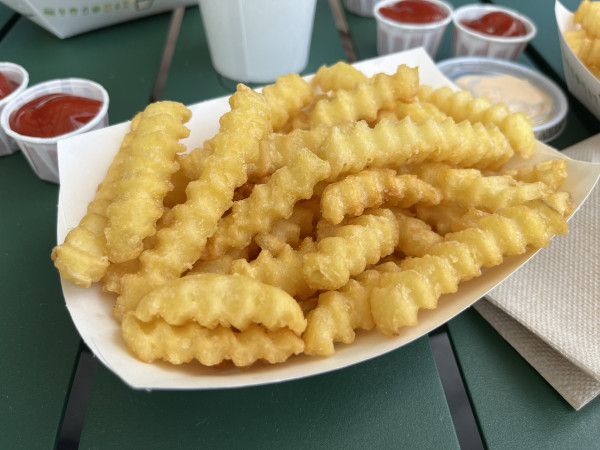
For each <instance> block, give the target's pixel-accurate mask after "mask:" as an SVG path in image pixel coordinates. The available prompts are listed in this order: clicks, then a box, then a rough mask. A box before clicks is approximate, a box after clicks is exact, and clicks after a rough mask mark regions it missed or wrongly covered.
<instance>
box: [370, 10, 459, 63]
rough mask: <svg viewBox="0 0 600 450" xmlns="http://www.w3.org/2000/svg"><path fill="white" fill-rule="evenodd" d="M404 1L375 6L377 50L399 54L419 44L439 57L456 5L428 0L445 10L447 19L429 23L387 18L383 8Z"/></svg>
mask: <svg viewBox="0 0 600 450" xmlns="http://www.w3.org/2000/svg"><path fill="white" fill-rule="evenodd" d="M401 1H403V0H385V1H382V2H379V3H377V4H376V5H375V8H374V11H373V14H374V16H375V20H376V22H377V52H378V54H379V55H386V54H388V53H396V52H400V51H402V50H408V49H411V48H416V47H423V48H425V50H426V51H427V53H428V54H429V55H430V56H431V57H432V58H435V55H436V54H437V51H438V49H439V47H440V43H441V42H442V38H443V37H444V32H445V31H446V28H447V26H448V24H449V23H450V21H451V20H452V12H453V9H452V6H451V5H450V4H449V3H446V2H444V1H440V0H427V2H428V3H431V4H433V5H434V6H437V7H438V8H439V9H440V10H441V11H443V13H444V14H445V15H444V18H443V19H441V20H438V21H436V22H429V23H407V22H399V21H396V20H393V19H391V18H388V17H385V16H384V15H383V14H382V13H381V9H382V8H385V7H389V6H392V5H394V4H396V3H399V2H401Z"/></svg>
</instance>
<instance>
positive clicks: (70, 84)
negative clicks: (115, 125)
mask: <svg viewBox="0 0 600 450" xmlns="http://www.w3.org/2000/svg"><path fill="white" fill-rule="evenodd" d="M56 94H64V96H66V97H71V96H73V97H81V98H83V99H85V100H86V103H90V102H89V101H87V100H92V102H91V103H93V104H94V110H93V112H92V113H91V114H90V113H87V112H86V113H85V114H84V115H86V116H87V117H86V118H85V122H84V121H83V120H82V121H80V119H78V118H75V116H69V115H66V117H65V119H66V120H67V121H73V120H76V121H78V122H79V121H80V122H79V123H77V126H78V128H75V129H74V130H72V131H69V132H66V133H62V134H60V135H55V136H52V137H37V136H29V135H27V134H31V133H26V132H25V131H21V132H20V133H19V132H17V131H15V130H14V129H13V128H12V127H11V117H13V115H14V114H18V113H19V111H20V110H21V108H22V107H24V106H26V105H27V104H29V103H30V102H33V101H36V100H39V99H41V98H42V97H45V96H49V95H56ZM64 96H63V97H64ZM71 99H72V98H71ZM75 100H78V99H75ZM82 101H83V100H81V101H79V103H81V102H82ZM67 111H68V110H67ZM77 114H78V116H79V117H81V116H82V115H83V114H82V113H81V111H79V112H77ZM91 115H93V117H91V119H90V116H91ZM54 116H55V118H56V114H54ZM61 117H62V115H61ZM0 125H1V126H2V129H3V130H4V132H5V133H6V134H7V135H8V136H10V137H11V138H13V139H14V140H15V141H16V142H17V144H18V146H19V147H20V148H21V150H22V151H23V153H24V154H25V157H26V158H27V161H28V162H29V165H30V166H31V168H32V169H33V170H34V172H35V173H36V174H37V176H38V177H40V178H41V179H43V180H46V181H51V182H54V183H58V182H59V176H58V157H57V146H58V141H59V140H61V139H65V138H67V137H71V136H74V135H77V134H81V133H85V132H87V131H91V130H95V129H98V128H103V127H105V126H107V125H108V93H107V92H106V90H105V89H104V88H103V87H102V86H100V85H99V84H98V83H95V82H93V81H90V80H84V79H81V78H66V79H61V80H51V81H46V82H43V83H40V84H36V85H35V86H32V87H30V88H28V89H26V90H24V91H23V92H21V93H20V94H19V95H18V96H16V97H15V98H14V99H13V100H11V101H10V102H9V103H8V104H7V105H6V107H5V108H4V110H3V111H2V114H0ZM44 125H47V124H46V123H44ZM42 128H43V127H41V126H40V129H39V130H40V135H44V132H42V131H43V130H42ZM32 134H35V132H34V133H32Z"/></svg>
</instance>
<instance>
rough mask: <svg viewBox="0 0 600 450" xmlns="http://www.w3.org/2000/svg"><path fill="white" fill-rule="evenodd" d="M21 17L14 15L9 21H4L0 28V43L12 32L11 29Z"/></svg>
mask: <svg viewBox="0 0 600 450" xmlns="http://www.w3.org/2000/svg"><path fill="white" fill-rule="evenodd" d="M21 17H22V16H21V15H20V14H17V13H14V14H13V15H12V16H10V19H8V20H7V21H6V23H5V24H4V25H3V26H2V28H0V41H2V39H4V38H5V37H6V35H7V34H8V33H9V32H10V30H12V28H13V27H14V26H15V25H16V23H17V22H18V21H19V20H20V19H21Z"/></svg>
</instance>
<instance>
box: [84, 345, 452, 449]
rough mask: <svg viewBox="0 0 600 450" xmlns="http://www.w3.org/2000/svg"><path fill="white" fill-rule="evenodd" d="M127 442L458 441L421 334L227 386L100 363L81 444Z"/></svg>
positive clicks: (151, 445) (326, 445)
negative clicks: (334, 361)
mask: <svg viewBox="0 0 600 450" xmlns="http://www.w3.org/2000/svg"><path fill="white" fill-rule="evenodd" d="M359 338H360V337H359ZM215 376H219V375H218V373H216V374H215ZM131 446H133V447H134V448H145V449H159V448H168V447H173V446H177V447H179V448H200V447H202V448H211V449H219V448H224V449H229V448H285V449H292V448H323V449H332V448H344V449H351V448H356V449H364V448H411V449H412V448H414V449H421V448H422V449H430V448H444V449H451V448H458V442H457V439H456V435H455V431H454V428H453V425H452V420H451V418H450V414H449V410H448V406H447V403H446V400H445V397H444V392H443V390H442V387H441V384H440V380H439V377H438V375H437V370H436V367H435V361H434V360H433V357H432V353H431V347H430V346H429V341H428V339H427V338H422V339H420V340H418V341H416V342H413V343H412V344H410V345H408V346H406V347H403V348H401V349H399V350H397V351H394V352H391V353H389V354H387V355H384V356H381V357H379V358H376V359H374V360H372V361H369V362H365V363H362V364H358V365H355V366H352V367H349V368H346V369H342V370H338V371H335V372H331V373H328V374H323V375H319V376H314V377H309V378H305V379H302V380H296V381H290V382H284V383H279V384H272V385H265V386H259V387H250V388H244V389H233V390H207V391H187V392H177V391H169V392H164V391H156V392H151V393H149V392H143V391H133V390H131V389H129V388H128V387H126V386H125V385H124V384H123V383H122V382H121V381H120V380H119V379H117V378H116V377H115V376H114V375H113V374H112V373H109V372H108V371H107V370H106V369H105V368H104V367H101V368H99V370H98V373H97V375H96V380H95V384H94V388H93V392H92V396H91V400H90V406H89V409H88V413H87V416H86V419H85V425H84V429H83V434H82V440H81V447H82V448H92V447H94V448H127V447H131Z"/></svg>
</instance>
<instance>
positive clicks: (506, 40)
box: [452, 5, 537, 44]
mask: <svg viewBox="0 0 600 450" xmlns="http://www.w3.org/2000/svg"><path fill="white" fill-rule="evenodd" d="M476 10H480V11H483V12H485V11H488V12H493V11H501V12H505V13H507V14H510V15H511V16H513V17H515V18H517V19H519V20H520V21H521V22H523V24H525V27H526V28H528V29H529V31H528V33H527V34H524V35H523V36H513V37H503V36H492V35H490V34H485V33H480V32H478V31H475V30H472V29H470V28H467V27H465V26H464V25H463V24H461V23H460V22H459V19H460V18H461V14H464V13H465V12H469V11H476ZM452 22H453V24H454V26H455V27H456V28H457V29H458V30H460V31H461V32H463V33H465V34H468V35H470V36H472V37H475V38H477V39H482V40H486V41H490V42H497V43H503V44H520V43H523V42H529V41H531V40H532V39H533V38H534V37H535V36H536V35H537V27H536V25H535V23H534V22H533V20H531V19H530V18H529V17H527V16H526V15H524V14H521V13H520V12H518V11H515V10H514V9H511V8H507V7H506V6H498V5H465V6H461V7H459V8H457V9H456V10H455V11H454V14H453V15H452Z"/></svg>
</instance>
